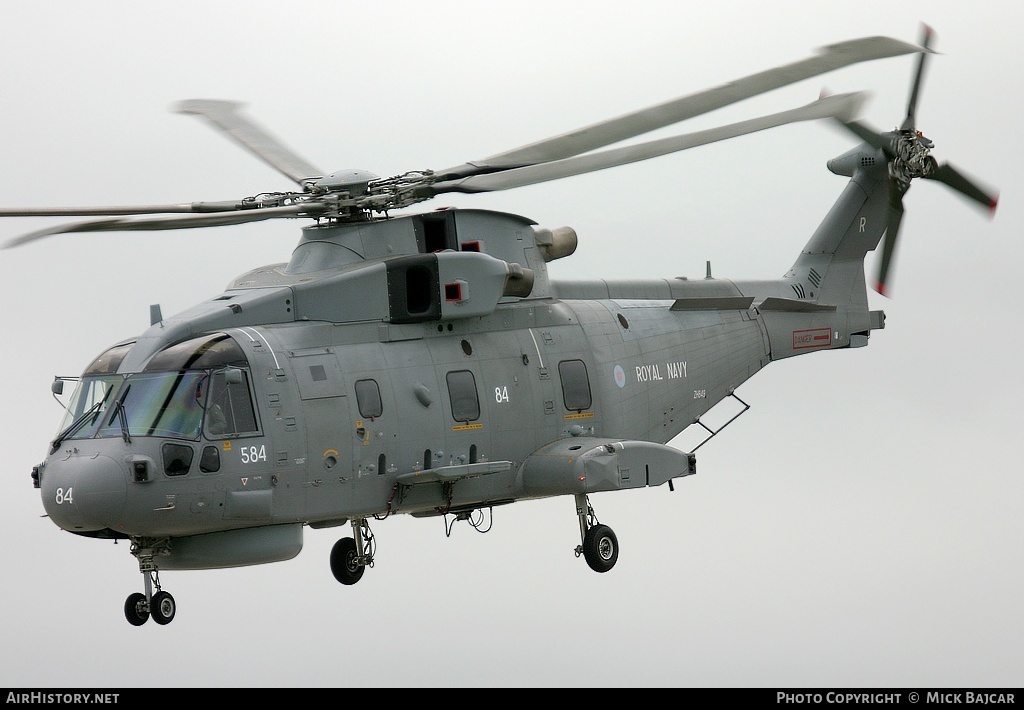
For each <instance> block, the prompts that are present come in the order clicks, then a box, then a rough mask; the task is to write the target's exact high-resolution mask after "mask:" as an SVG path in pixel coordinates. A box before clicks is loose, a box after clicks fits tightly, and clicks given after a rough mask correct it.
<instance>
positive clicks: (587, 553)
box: [576, 494, 619, 572]
mask: <svg viewBox="0 0 1024 710" xmlns="http://www.w3.org/2000/svg"><path fill="white" fill-rule="evenodd" d="M576 515H577V516H578V517H579V519H580V536H581V537H582V538H583V544H582V545H579V546H578V547H577V548H576V556H577V557H579V556H580V555H583V558H584V559H585V560H586V561H587V564H588V565H590V569H592V570H594V571H595V572H607V571H608V570H610V569H611V568H612V567H614V566H615V563H616V561H618V559H619V541H618V538H616V537H615V533H614V532H613V531H612V529H611V528H610V527H608V526H607V525H602V524H601V523H599V522H598V520H597V516H596V515H595V514H594V509H593V508H592V507H590V500H589V499H588V498H587V496H586V495H584V494H577V496H576Z"/></svg>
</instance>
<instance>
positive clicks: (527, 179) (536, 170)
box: [430, 93, 866, 194]
mask: <svg viewBox="0 0 1024 710" xmlns="http://www.w3.org/2000/svg"><path fill="white" fill-rule="evenodd" d="M865 98H866V94H864V93H852V94H837V95H835V96H826V97H824V98H821V99H818V100H817V101H815V102H813V103H810V104H807V105H806V106H802V107H800V108H796V109H791V110H789V111H781V112H779V113H775V114H771V115H769V116H762V117H760V118H754V119H750V120H747V121H741V122H739V123H733V124H730V125H727V126H719V127H718V128H712V129H708V130H705V131H698V132H696V133H689V134H685V135H681V136H673V137H671V138H662V139H660V140H654V141H648V142H646V143H640V144H637V145H630V146H625V147H622V148H614V149H611V150H606V151H602V152H599V153H591V154H589V155H579V156H575V157H572V158H566V159H564V160H555V161H550V162H546V163H540V164H537V165H527V166H525V167H521V168H513V169H510V170H504V171H502V172H496V173H488V174H484V175H473V176H470V177H466V178H462V179H459V180H450V181H445V182H439V183H435V184H434V185H433V186H431V188H430V189H431V191H432V192H433V193H434V194H440V193H444V192H490V191H494V190H508V189H511V188H514V187H523V186H525V185H533V184H536V183H539V182H546V181H548V180H557V179H559V178H564V177H570V176H573V175H581V174H583V173H589V172H593V171H595V170H604V169H606V168H612V167H616V166H619V165H626V164H627V163H635V162H638V161H641V160H648V159H650V158H656V157H658V156H662V155H667V154H669V153H675V152H677V151H680V150H686V149H687V148H694V147H697V146H701V145H706V144H708V143H714V142H716V141H721V140H725V139H727V138H735V137H737V136H742V135H746V134H748V133H755V132H757V131H763V130H765V129H768V128H774V127H776V126H781V125H784V124H787V123H795V122H798V121H811V120H815V119H820V118H832V117H842V118H845V119H849V117H850V116H851V115H853V114H854V113H856V112H857V111H858V110H859V108H860V106H861V104H862V103H863V102H864V99H865Z"/></svg>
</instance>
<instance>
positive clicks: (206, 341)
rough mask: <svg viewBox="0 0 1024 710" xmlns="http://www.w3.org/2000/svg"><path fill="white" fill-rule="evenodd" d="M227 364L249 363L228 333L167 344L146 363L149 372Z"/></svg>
mask: <svg viewBox="0 0 1024 710" xmlns="http://www.w3.org/2000/svg"><path fill="white" fill-rule="evenodd" d="M225 365H236V366H246V365H248V363H247V361H246V359H245V354H244V353H243V352H242V348H241V347H239V345H238V343H236V342H235V341H234V340H232V339H231V338H230V337H228V336H227V335H225V334H224V333H219V334H217V335H204V336H201V337H198V338H192V339H191V340H186V341H184V342H182V343H178V344H177V345H171V346H170V347H167V348H164V349H163V350H161V351H160V352H158V353H157V354H156V355H154V356H153V357H152V358H151V359H150V361H149V362H148V363H147V364H146V371H147V372H159V371H160V370H206V369H213V368H217V367H224V366H225Z"/></svg>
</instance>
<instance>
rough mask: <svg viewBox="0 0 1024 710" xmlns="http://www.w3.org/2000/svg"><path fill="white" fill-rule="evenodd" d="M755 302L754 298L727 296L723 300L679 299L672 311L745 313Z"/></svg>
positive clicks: (673, 305)
mask: <svg viewBox="0 0 1024 710" xmlns="http://www.w3.org/2000/svg"><path fill="white" fill-rule="evenodd" d="M753 302H754V297H753V296H725V297H722V298H679V299H676V302H675V303H673V304H672V307H671V308H669V310H670V311H745V310H746V309H748V308H750V304H751V303H753Z"/></svg>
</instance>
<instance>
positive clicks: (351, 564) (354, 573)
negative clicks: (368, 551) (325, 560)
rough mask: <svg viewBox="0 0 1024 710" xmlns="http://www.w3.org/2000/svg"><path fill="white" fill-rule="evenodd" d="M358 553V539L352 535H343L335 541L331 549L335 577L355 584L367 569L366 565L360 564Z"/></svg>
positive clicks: (345, 582) (344, 582)
mask: <svg viewBox="0 0 1024 710" xmlns="http://www.w3.org/2000/svg"><path fill="white" fill-rule="evenodd" d="M358 557H359V556H358V555H357V554H356V541H355V540H354V539H352V538H350V537H343V538H341V539H340V540H338V541H337V542H336V543H334V548H333V549H331V572H333V573H334V578H335V579H336V580H338V581H339V582H341V583H342V584H355V583H356V582H358V581H359V580H360V579H361V578H362V576H363V572H365V571H366V567H364V566H363V565H361V564H359V562H358Z"/></svg>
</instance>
